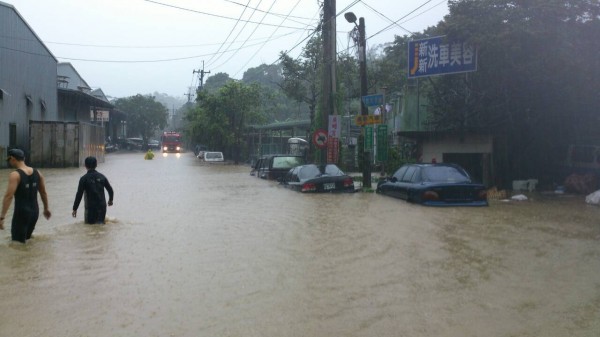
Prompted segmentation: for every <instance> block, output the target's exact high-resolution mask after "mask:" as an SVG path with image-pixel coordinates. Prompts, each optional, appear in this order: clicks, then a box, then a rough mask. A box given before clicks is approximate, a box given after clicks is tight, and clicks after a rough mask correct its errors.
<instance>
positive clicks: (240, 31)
mask: <svg viewBox="0 0 600 337" xmlns="http://www.w3.org/2000/svg"><path fill="white" fill-rule="evenodd" d="M261 3H262V0H260V2H259V3H258V5H260V4H261ZM254 13H256V10H253V11H252V13H251V14H250V16H249V18H248V19H251V18H252V17H253V16H254ZM247 25H248V21H246V22H244V26H243V27H242V29H240V30H239V31H238V33H237V34H236V36H235V38H234V40H237V38H238V37H239V36H240V35H241V34H242V32H243V31H244V30H245V29H246V26H247ZM257 27H258V26H257ZM250 37H251V36H248V38H246V40H245V41H244V42H243V43H242V47H243V46H244V45H245V44H246V42H248V41H249V39H250ZM232 45H233V42H230V43H229V45H228V46H227V49H226V50H225V51H226V52H227V51H229V50H230V48H231V46H232ZM223 55H224V53H222V54H219V56H218V57H217V59H215V60H214V61H213V62H212V63H211V62H209V64H208V65H209V66H211V65H212V64H214V63H215V62H217V61H218V60H220V59H221V57H223ZM211 59H212V58H211ZM209 61H210V60H209Z"/></svg>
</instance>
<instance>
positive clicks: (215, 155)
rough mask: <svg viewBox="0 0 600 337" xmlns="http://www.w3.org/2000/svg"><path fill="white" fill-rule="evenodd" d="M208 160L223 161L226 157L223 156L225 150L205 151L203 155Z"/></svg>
mask: <svg viewBox="0 0 600 337" xmlns="http://www.w3.org/2000/svg"><path fill="white" fill-rule="evenodd" d="M202 158H203V159H204V161H206V162H223V161H225V158H224V157H223V152H204V155H203V157H202Z"/></svg>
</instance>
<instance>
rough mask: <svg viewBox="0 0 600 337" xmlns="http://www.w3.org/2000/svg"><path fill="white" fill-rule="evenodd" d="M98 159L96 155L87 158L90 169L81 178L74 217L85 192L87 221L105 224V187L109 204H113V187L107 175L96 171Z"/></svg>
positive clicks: (74, 207) (86, 163)
mask: <svg viewBox="0 0 600 337" xmlns="http://www.w3.org/2000/svg"><path fill="white" fill-rule="evenodd" d="M97 163H98V162H97V160H96V158H95V157H87V158H85V168H86V169H87V170H88V171H87V173H86V174H85V175H83V176H82V177H81V179H79V186H78V187H77V194H76V195H75V202H74V203H73V217H76V216H77V208H79V203H81V198H82V197H83V195H84V193H85V216H84V218H85V223H87V224H103V223H104V218H105V217H106V197H105V196H104V189H106V191H108V206H112V204H113V195H114V193H113V189H112V187H111V186H110V183H109V182H108V179H106V177H105V176H104V175H103V174H102V173H100V172H98V171H96V165H97Z"/></svg>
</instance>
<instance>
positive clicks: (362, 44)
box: [344, 12, 371, 188]
mask: <svg viewBox="0 0 600 337" xmlns="http://www.w3.org/2000/svg"><path fill="white" fill-rule="evenodd" d="M344 18H346V21H348V22H350V23H353V24H354V25H355V26H356V27H355V29H358V41H357V42H358V43H357V44H358V62H359V73H360V96H361V97H360V114H361V115H363V116H366V115H368V114H369V110H368V108H367V105H366V104H365V102H363V100H362V98H363V97H364V96H367V48H366V47H367V43H366V38H365V19H364V18H360V19H358V25H357V24H356V15H354V13H352V12H347V13H345V14H344ZM362 129H363V131H362V134H363V136H364V137H366V132H365V127H364V126H363V127H362ZM364 137H363V138H364ZM363 186H367V187H369V188H371V151H370V149H367V148H366V147H365V146H364V144H363Z"/></svg>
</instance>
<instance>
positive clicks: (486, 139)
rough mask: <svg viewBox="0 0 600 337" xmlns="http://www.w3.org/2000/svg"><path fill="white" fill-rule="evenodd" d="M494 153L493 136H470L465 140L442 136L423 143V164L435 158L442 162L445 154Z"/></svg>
mask: <svg viewBox="0 0 600 337" xmlns="http://www.w3.org/2000/svg"><path fill="white" fill-rule="evenodd" d="M492 152H493V142H492V137H491V136H478V135H468V136H465V137H464V139H463V140H460V139H459V138H458V137H456V136H442V137H439V138H435V139H428V140H425V141H423V157H422V159H423V162H424V163H430V162H431V161H432V160H433V159H434V158H435V159H436V161H437V162H438V163H441V162H442V158H443V154H444V153H482V154H483V153H487V154H491V153H492Z"/></svg>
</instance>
